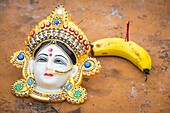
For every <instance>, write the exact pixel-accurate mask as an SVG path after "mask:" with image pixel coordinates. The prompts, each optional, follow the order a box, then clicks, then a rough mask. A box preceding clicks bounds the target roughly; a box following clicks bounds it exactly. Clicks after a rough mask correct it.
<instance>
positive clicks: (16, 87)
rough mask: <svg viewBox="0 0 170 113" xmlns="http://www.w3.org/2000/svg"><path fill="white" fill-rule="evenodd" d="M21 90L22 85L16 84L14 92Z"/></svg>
mask: <svg viewBox="0 0 170 113" xmlns="http://www.w3.org/2000/svg"><path fill="white" fill-rule="evenodd" d="M22 88H23V85H22V84H17V85H15V90H17V91H19V90H21V89H22Z"/></svg>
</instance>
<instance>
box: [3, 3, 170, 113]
mask: <svg viewBox="0 0 170 113" xmlns="http://www.w3.org/2000/svg"><path fill="white" fill-rule="evenodd" d="M61 3H62V4H64V5H65V7H66V9H67V10H68V12H69V13H70V14H71V17H72V20H73V21H74V22H75V23H76V24H78V25H79V27H80V28H81V29H82V30H83V31H84V32H85V34H86V35H87V36H88V38H89V40H91V42H94V41H95V40H98V39H101V38H107V37H122V38H123V37H125V33H126V24H127V22H128V21H131V24H130V40H133V41H134V42H136V43H137V44H139V45H141V46H142V47H143V48H145V49H146V50H147V51H148V53H149V54H150V56H151V58H152V61H153V65H152V70H151V72H150V76H149V79H148V81H147V82H145V81H144V80H145V76H144V74H143V73H142V72H141V71H140V70H139V69H138V68H137V67H135V66H134V65H133V64H132V63H131V62H129V61H127V60H125V59H122V58H118V57H98V58H97V59H98V60H99V61H100V62H101V65H102V70H101V73H100V74H97V75H96V76H94V77H89V78H87V77H86V78H85V79H84V80H83V84H82V86H83V87H85V88H86V89H87V92H88V94H89V98H88V100H87V101H86V102H85V103H84V104H81V105H71V104H69V103H67V102H61V103H54V104H53V106H55V107H56V108H58V109H59V110H60V111H61V113H170V7H169V6H170V1H169V0H0V54H1V58H0V64H1V65H0V86H1V88H0V113H48V112H49V113H55V111H54V109H52V108H51V107H50V105H49V104H46V103H41V102H38V101H35V100H33V99H31V98H16V97H15V96H14V95H13V94H12V93H11V84H12V83H14V81H16V80H17V79H20V78H21V70H19V69H16V68H15V67H13V66H12V65H10V63H9V60H10V55H12V54H13V52H14V51H17V50H22V49H24V41H25V39H26V37H27V35H28V34H29V33H30V31H31V29H32V28H33V26H35V25H36V24H37V23H38V22H39V21H40V20H42V19H44V18H45V17H46V16H47V15H48V14H49V13H50V12H51V11H52V10H53V9H54V8H55V6H57V5H58V4H61ZM115 10H117V11H118V12H119V13H118V14H115Z"/></svg>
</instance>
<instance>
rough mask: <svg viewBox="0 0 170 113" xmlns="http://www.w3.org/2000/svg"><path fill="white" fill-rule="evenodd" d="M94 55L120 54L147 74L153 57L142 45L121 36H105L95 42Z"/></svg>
mask: <svg viewBox="0 0 170 113" xmlns="http://www.w3.org/2000/svg"><path fill="white" fill-rule="evenodd" d="M92 45H93V48H92V51H93V54H94V56H119V57H123V58H125V59H127V60H129V61H131V62H132V63H133V64H135V65H136V66H137V67H138V68H139V69H140V70H142V71H143V72H144V73H145V74H149V71H150V70H151V58H150V56H149V54H148V53H147V52H146V50H144V49H143V48H142V47H141V46H139V45H138V44H136V43H135V42H133V41H125V39H121V38H104V39H100V40H97V41H95V42H93V44H92Z"/></svg>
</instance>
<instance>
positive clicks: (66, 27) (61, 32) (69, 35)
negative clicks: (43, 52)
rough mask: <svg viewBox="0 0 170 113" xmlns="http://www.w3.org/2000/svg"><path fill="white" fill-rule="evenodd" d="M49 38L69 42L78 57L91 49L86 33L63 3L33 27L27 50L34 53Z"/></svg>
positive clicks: (28, 38) (27, 42)
mask: <svg viewBox="0 0 170 113" xmlns="http://www.w3.org/2000/svg"><path fill="white" fill-rule="evenodd" d="M48 39H57V40H59V41H61V42H63V43H65V44H67V45H68V46H69V47H70V48H71V49H72V51H73V52H74V54H75V55H76V56H77V57H80V56H83V55H87V54H88V53H89V51H90V49H91V46H90V42H89V41H88V39H87V37H86V35H85V34H84V32H83V31H82V30H81V29H80V28H79V27H78V26H77V25H76V24H74V23H73V22H72V21H71V18H70V16H69V14H68V12H67V11H66V10H65V8H64V6H63V5H59V6H58V7H56V8H55V10H53V11H52V12H51V14H50V15H49V16H47V18H46V19H44V20H42V21H41V22H39V23H38V25H36V26H35V27H34V28H33V29H32V31H31V32H30V35H28V37H27V40H26V41H25V45H26V49H27V51H28V52H29V53H30V54H34V52H35V50H36V48H37V47H38V46H39V45H40V44H41V43H43V42H45V41H47V40H48Z"/></svg>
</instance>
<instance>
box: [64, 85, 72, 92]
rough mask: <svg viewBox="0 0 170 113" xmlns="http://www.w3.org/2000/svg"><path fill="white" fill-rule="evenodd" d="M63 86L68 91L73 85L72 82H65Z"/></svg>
mask: <svg viewBox="0 0 170 113" xmlns="http://www.w3.org/2000/svg"><path fill="white" fill-rule="evenodd" d="M64 87H65V88H66V89H67V90H68V91H69V90H70V89H71V88H72V87H73V86H72V84H67V85H65V86H64Z"/></svg>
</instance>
